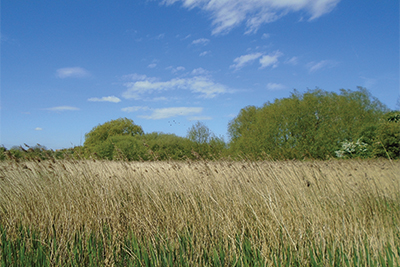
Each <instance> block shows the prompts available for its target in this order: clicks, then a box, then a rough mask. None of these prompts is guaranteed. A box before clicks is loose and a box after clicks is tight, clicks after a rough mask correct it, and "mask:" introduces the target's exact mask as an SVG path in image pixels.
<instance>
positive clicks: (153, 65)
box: [147, 63, 157, 69]
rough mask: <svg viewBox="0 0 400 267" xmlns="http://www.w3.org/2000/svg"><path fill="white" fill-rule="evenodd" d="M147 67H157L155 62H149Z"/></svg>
mask: <svg viewBox="0 0 400 267" xmlns="http://www.w3.org/2000/svg"><path fill="white" fill-rule="evenodd" d="M147 67H148V68H150V69H154V68H155V67H157V64H156V63H151V64H149V65H148V66H147Z"/></svg>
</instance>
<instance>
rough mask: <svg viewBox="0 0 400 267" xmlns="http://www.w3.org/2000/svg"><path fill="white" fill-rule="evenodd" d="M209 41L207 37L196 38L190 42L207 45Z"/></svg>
mask: <svg viewBox="0 0 400 267" xmlns="http://www.w3.org/2000/svg"><path fill="white" fill-rule="evenodd" d="M209 42H210V40H209V39H206V38H200V39H196V40H194V41H193V42H192V44H194V45H207V44H208V43H209Z"/></svg>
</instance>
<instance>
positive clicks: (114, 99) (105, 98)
mask: <svg viewBox="0 0 400 267" xmlns="http://www.w3.org/2000/svg"><path fill="white" fill-rule="evenodd" d="M88 101H91V102H112V103H118V102H121V99H119V98H118V97H116V96H103V97H102V98H98V97H92V98H89V99H88Z"/></svg>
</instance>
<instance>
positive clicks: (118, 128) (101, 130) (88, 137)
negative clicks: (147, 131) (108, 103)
mask: <svg viewBox="0 0 400 267" xmlns="http://www.w3.org/2000/svg"><path fill="white" fill-rule="evenodd" d="M118 135H127V136H135V135H143V129H142V127H140V126H139V125H136V124H135V123H134V122H133V120H131V119H128V118H119V119H116V120H111V121H109V122H106V123H104V124H101V125H98V126H96V127H94V128H93V129H92V130H91V131H90V132H89V133H87V134H85V143H84V147H85V148H86V149H88V150H89V151H91V150H92V149H93V148H94V147H95V146H97V145H99V144H100V143H102V142H105V141H107V139H108V138H109V137H112V136H118Z"/></svg>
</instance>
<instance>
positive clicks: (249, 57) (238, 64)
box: [230, 53, 262, 70]
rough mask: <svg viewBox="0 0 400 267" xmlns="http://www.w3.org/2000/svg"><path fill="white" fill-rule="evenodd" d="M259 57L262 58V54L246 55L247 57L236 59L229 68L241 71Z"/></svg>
mask: <svg viewBox="0 0 400 267" xmlns="http://www.w3.org/2000/svg"><path fill="white" fill-rule="evenodd" d="M261 56H262V53H253V54H247V55H243V56H240V57H237V58H235V59H234V60H233V62H235V64H232V65H231V66H230V68H234V69H236V70H238V69H241V68H242V67H244V66H245V65H247V64H249V63H251V62H253V61H254V60H256V59H257V58H259V57H261Z"/></svg>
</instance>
